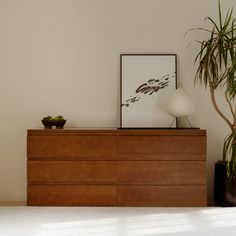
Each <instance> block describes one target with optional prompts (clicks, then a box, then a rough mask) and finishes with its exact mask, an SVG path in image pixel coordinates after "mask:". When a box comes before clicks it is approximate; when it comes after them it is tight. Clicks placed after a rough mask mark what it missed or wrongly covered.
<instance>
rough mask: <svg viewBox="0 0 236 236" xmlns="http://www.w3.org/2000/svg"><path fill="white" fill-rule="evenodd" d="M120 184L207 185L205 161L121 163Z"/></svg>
mask: <svg viewBox="0 0 236 236" xmlns="http://www.w3.org/2000/svg"><path fill="white" fill-rule="evenodd" d="M117 173H118V174H117V181H118V183H119V184H150V185H182V184H186V185H195V184H197V185H205V184H206V166H205V162H204V161H119V162H118V169H117Z"/></svg>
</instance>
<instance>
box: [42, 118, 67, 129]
mask: <svg viewBox="0 0 236 236" xmlns="http://www.w3.org/2000/svg"><path fill="white" fill-rule="evenodd" d="M42 123H43V125H44V129H52V127H53V126H56V128H57V129H63V128H64V125H65V123H66V120H42Z"/></svg>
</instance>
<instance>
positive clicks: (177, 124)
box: [169, 116, 193, 128]
mask: <svg viewBox="0 0 236 236" xmlns="http://www.w3.org/2000/svg"><path fill="white" fill-rule="evenodd" d="M181 118H182V117H176V118H174V119H173V121H172V123H171V124H170V126H169V127H170V128H171V127H172V126H173V124H174V122H175V121H176V128H193V127H192V125H191V123H190V121H189V119H188V118H187V116H184V117H183V118H184V119H185V120H186V121H187V124H188V127H181V125H180V119H181Z"/></svg>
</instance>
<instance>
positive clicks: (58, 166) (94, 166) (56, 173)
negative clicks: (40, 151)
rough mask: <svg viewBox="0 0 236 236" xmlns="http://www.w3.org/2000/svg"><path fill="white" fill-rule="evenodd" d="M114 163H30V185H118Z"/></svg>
mask: <svg viewBox="0 0 236 236" xmlns="http://www.w3.org/2000/svg"><path fill="white" fill-rule="evenodd" d="M116 166H117V165H116V162H114V161H56V160H55V161H46V160H45V161H28V183H40V182H41V183H110V184H112V183H114V184H115V183H116Z"/></svg>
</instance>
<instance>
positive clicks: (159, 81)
mask: <svg viewBox="0 0 236 236" xmlns="http://www.w3.org/2000/svg"><path fill="white" fill-rule="evenodd" d="M173 78H175V73H173V74H167V75H164V76H162V77H161V78H151V79H148V81H147V82H145V83H142V84H141V85H140V86H139V87H137V88H136V89H135V91H134V95H131V96H130V97H129V98H128V99H126V100H125V102H124V103H122V104H121V106H122V107H126V108H128V107H130V106H131V105H133V104H135V103H137V102H139V101H141V100H142V99H145V98H146V97H147V95H149V96H151V95H153V94H155V93H158V91H160V90H161V89H164V88H166V87H168V85H169V83H170V80H171V79H173Z"/></svg>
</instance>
